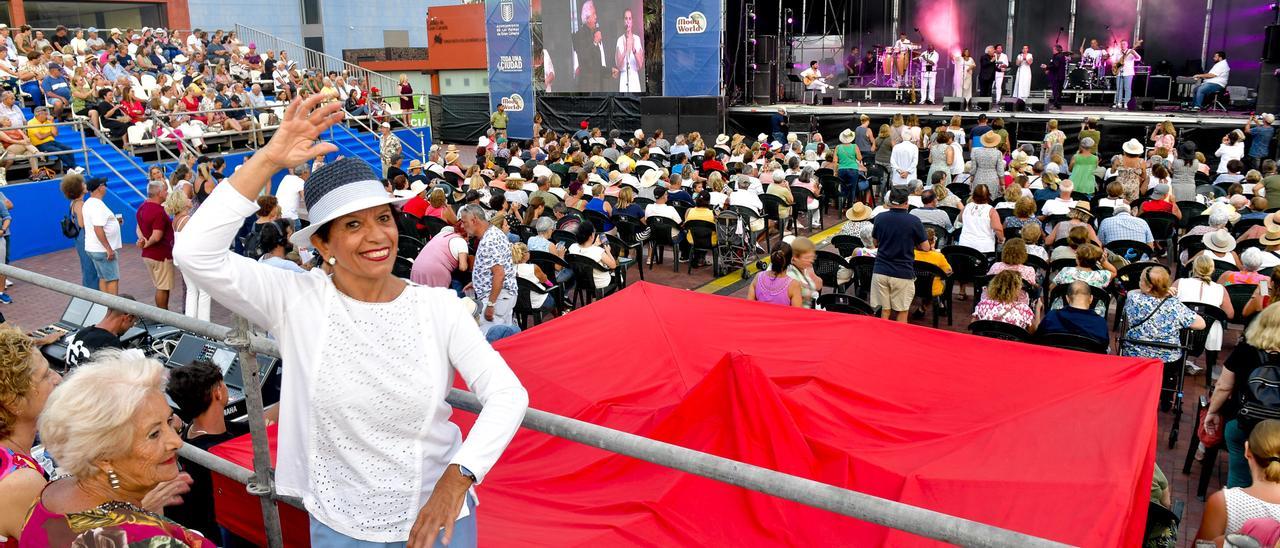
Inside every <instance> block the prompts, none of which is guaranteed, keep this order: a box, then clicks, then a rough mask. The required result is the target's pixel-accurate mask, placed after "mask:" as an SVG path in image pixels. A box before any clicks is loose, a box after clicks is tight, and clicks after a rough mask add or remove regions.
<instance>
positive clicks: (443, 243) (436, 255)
mask: <svg viewBox="0 0 1280 548" xmlns="http://www.w3.org/2000/svg"><path fill="white" fill-rule="evenodd" d="M469 268H470V261H469V260H468V257H467V239H466V238H463V237H462V236H460V235H458V231H457V229H456V228H455V227H452V226H447V227H444V228H442V229H440V233H439V234H437V235H436V237H434V238H432V239H431V241H429V242H427V245H426V247H423V248H422V251H421V252H419V253H418V256H417V258H415V259H414V260H413V270H412V271H410V273H409V279H410V280H412V281H413V283H416V284H419V285H425V286H428V287H450V288H453V289H454V290H455V291H459V296H461V292H460V290H461V289H462V283H461V282H459V281H457V280H455V279H454V277H453V273H454V272H455V271H456V272H466V271H467V270H468V269H469Z"/></svg>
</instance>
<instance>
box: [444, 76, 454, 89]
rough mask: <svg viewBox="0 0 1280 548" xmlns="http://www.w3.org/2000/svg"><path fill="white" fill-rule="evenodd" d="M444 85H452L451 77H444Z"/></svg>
mask: <svg viewBox="0 0 1280 548" xmlns="http://www.w3.org/2000/svg"><path fill="white" fill-rule="evenodd" d="M444 87H447V88H449V87H453V78H445V79H444Z"/></svg>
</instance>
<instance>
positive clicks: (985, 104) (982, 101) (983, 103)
mask: <svg viewBox="0 0 1280 548" xmlns="http://www.w3.org/2000/svg"><path fill="white" fill-rule="evenodd" d="M969 104H970V105H971V106H973V109H974V110H991V98H990V97H974V98H973V99H972V100H970V101H969Z"/></svg>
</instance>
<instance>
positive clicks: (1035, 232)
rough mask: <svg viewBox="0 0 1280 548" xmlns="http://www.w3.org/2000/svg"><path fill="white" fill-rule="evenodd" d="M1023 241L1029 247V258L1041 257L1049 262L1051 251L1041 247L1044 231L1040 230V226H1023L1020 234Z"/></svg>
mask: <svg viewBox="0 0 1280 548" xmlns="http://www.w3.org/2000/svg"><path fill="white" fill-rule="evenodd" d="M1020 234H1021V236H1022V241H1023V242H1026V245H1027V256H1028V257H1039V258H1040V259H1042V260H1044V261H1048V260H1049V251H1048V250H1046V249H1045V248H1044V246H1043V245H1040V240H1041V238H1044V231H1043V230H1041V229H1040V224H1039V223H1037V224H1028V225H1023V226H1022V230H1021V232H1020Z"/></svg>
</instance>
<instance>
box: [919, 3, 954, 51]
mask: <svg viewBox="0 0 1280 548" xmlns="http://www.w3.org/2000/svg"><path fill="white" fill-rule="evenodd" d="M916 26H918V27H920V32H921V33H922V34H924V41H925V43H928V44H933V45H934V47H935V48H937V49H938V50H939V51H955V52H956V53H957V54H958V53H959V51H960V10H959V9H958V8H957V7H956V0H925V1H924V2H921V3H920V4H919V9H918V10H917V11H916ZM913 38H914V37H913Z"/></svg>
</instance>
